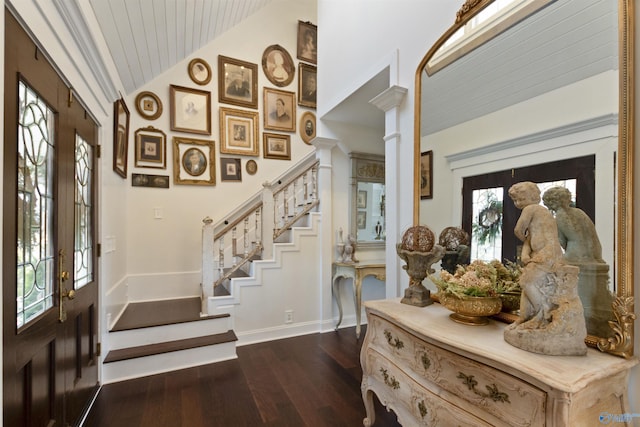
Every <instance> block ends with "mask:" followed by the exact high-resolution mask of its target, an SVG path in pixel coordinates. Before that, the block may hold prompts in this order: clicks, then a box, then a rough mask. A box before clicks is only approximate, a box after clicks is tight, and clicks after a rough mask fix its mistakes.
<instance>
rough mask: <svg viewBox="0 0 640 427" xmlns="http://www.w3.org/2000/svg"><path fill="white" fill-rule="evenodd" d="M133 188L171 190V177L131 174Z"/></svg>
mask: <svg viewBox="0 0 640 427" xmlns="http://www.w3.org/2000/svg"><path fill="white" fill-rule="evenodd" d="M131 186H132V187H151V188H169V175H147V174H142V173H132V174H131Z"/></svg>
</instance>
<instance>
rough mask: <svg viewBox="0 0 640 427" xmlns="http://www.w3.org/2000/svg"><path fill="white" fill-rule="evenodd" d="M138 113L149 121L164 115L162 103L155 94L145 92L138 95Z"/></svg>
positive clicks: (136, 101)
mask: <svg viewBox="0 0 640 427" xmlns="http://www.w3.org/2000/svg"><path fill="white" fill-rule="evenodd" d="M135 104H136V111H137V112H138V114H140V115H141V116H142V117H144V118H145V119H147V120H155V119H157V118H158V117H160V116H161V115H162V101H160V98H158V95H156V94H155V93H153V92H149V91H143V92H140V93H139V94H138V95H136V100H135Z"/></svg>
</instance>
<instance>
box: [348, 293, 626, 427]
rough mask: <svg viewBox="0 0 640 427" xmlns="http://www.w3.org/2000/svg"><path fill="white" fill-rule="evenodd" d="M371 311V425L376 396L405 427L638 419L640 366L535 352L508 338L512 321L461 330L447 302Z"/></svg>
mask: <svg viewBox="0 0 640 427" xmlns="http://www.w3.org/2000/svg"><path fill="white" fill-rule="evenodd" d="M365 307H366V312H367V321H368V327H367V332H366V336H365V339H364V343H363V346H362V351H361V354H360V362H361V364H362V371H363V376H362V397H363V399H364V404H365V408H366V412H367V418H365V419H364V425H365V426H370V425H374V421H375V411H374V408H373V394H372V393H375V394H376V395H377V396H378V398H379V399H380V402H382V404H383V405H385V406H386V407H387V408H388V409H391V410H393V411H394V412H395V414H396V415H397V417H398V421H399V422H400V423H401V424H402V425H404V426H419V425H428V426H509V427H514V426H572V427H573V426H597V425H601V418H600V417H604V418H602V424H606V423H607V422H606V421H607V419H609V420H611V419H612V418H611V417H616V416H617V417H618V419H620V417H621V416H622V415H624V414H628V413H629V408H628V401H627V388H628V387H627V386H628V384H627V383H628V373H629V369H630V368H631V367H633V366H634V365H635V364H636V363H637V360H636V359H631V360H628V359H623V358H620V357H616V356H612V355H608V354H604V353H601V352H599V351H597V350H595V349H589V351H588V353H587V355H586V356H572V357H569V356H545V355H540V354H534V353H529V352H526V351H524V350H520V349H518V348H515V347H512V346H511V345H509V344H508V343H506V342H505V341H504V340H503V338H502V335H503V330H504V327H505V324H502V323H499V322H496V321H491V322H490V324H489V325H486V326H467V325H462V324H458V323H456V322H454V321H452V320H451V319H449V314H450V313H451V312H450V311H448V310H447V309H446V308H444V307H442V306H441V305H439V304H432V305H430V306H427V307H422V308H421V307H414V306H410V305H406V304H401V303H400V300H399V299H393V300H379V301H369V302H366V303H365ZM607 417H608V418H607ZM614 419H615V418H614ZM627 421H628V424H627V425H632V424H633V419H628V420H627ZM615 424H616V425H624V423H620V424H618V423H615Z"/></svg>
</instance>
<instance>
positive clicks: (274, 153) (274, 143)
mask: <svg viewBox="0 0 640 427" xmlns="http://www.w3.org/2000/svg"><path fill="white" fill-rule="evenodd" d="M262 139H263V144H264V147H263V156H264V158H265V159H279V160H291V136H290V135H280V134H276V133H267V132H264V133H263V134H262Z"/></svg>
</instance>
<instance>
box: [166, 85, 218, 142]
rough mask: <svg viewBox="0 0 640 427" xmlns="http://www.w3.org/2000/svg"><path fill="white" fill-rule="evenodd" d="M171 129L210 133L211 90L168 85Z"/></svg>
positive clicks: (203, 133)
mask: <svg viewBox="0 0 640 427" xmlns="http://www.w3.org/2000/svg"><path fill="white" fill-rule="evenodd" d="M169 87H170V98H169V100H170V103H171V130H172V131H176V132H187V133H197V134H202V135H211V92H208V91H205V90H199V89H192V88H188V87H183V86H176V85H170V86H169Z"/></svg>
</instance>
